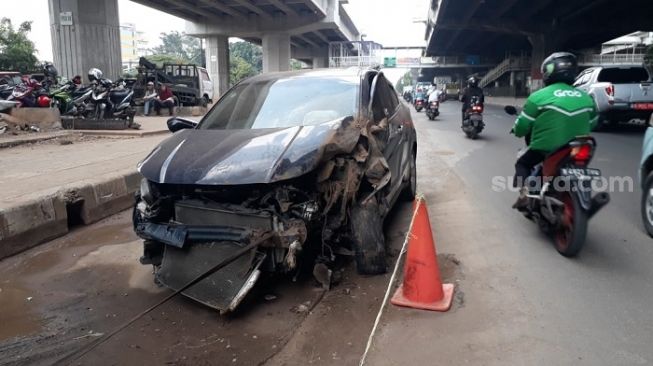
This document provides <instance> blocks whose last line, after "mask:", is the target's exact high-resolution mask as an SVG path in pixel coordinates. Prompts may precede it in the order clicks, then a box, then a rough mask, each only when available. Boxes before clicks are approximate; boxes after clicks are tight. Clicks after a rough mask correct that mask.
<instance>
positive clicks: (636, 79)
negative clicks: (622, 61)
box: [574, 65, 653, 129]
mask: <svg viewBox="0 0 653 366" xmlns="http://www.w3.org/2000/svg"><path fill="white" fill-rule="evenodd" d="M574 86H575V87H576V88H578V89H581V90H584V91H585V92H587V93H589V95H590V96H592V98H594V101H595V102H596V108H597V110H598V112H599V124H598V126H597V129H605V128H607V127H610V126H612V125H615V124H617V123H619V122H628V121H630V120H632V119H639V120H644V121H647V120H648V119H649V117H650V116H651V113H653V87H652V86H651V82H650V75H649V73H648V71H646V69H645V68H644V67H642V66H641V65H639V66H635V65H633V66H601V67H592V68H589V69H587V70H584V71H583V72H581V73H580V74H579V75H578V77H577V78H576V81H575V82H574Z"/></svg>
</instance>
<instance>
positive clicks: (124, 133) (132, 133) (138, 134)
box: [74, 129, 171, 137]
mask: <svg viewBox="0 0 653 366" xmlns="http://www.w3.org/2000/svg"><path fill="white" fill-rule="evenodd" d="M74 131H75V132H78V133H81V134H82V135H85V136H110V137H148V136H156V135H165V134H171V132H170V131H169V130H167V129H165V130H154V131H141V130H120V131H108V130H98V131H92V130H74Z"/></svg>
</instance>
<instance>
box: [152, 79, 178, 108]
mask: <svg viewBox="0 0 653 366" xmlns="http://www.w3.org/2000/svg"><path fill="white" fill-rule="evenodd" d="M162 107H163V108H168V110H169V112H170V115H171V116H172V115H173V114H174V111H175V99H174V96H173V94H172V90H170V88H169V87H168V86H167V85H165V84H161V88H160V89H159V95H158V96H157V97H156V104H155V105H154V108H155V109H156V114H157V115H158V116H160V115H161V108H162Z"/></svg>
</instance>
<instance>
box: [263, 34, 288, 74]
mask: <svg viewBox="0 0 653 366" xmlns="http://www.w3.org/2000/svg"><path fill="white" fill-rule="evenodd" d="M262 41H263V72H276V71H288V70H290V35H289V34H287V33H268V34H265V35H263V38H262Z"/></svg>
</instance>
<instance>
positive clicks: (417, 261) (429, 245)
mask: <svg viewBox="0 0 653 366" xmlns="http://www.w3.org/2000/svg"><path fill="white" fill-rule="evenodd" d="M415 206H417V207H416V210H417V213H416V214H415V217H414V218H413V220H414V222H413V223H412V229H411V232H410V233H409V234H408V235H410V236H409V239H408V255H407V256H406V267H405V268H404V282H403V284H401V285H400V286H399V288H398V289H397V292H395V294H394V296H393V297H392V299H391V300H390V302H391V303H392V304H394V305H397V306H407V307H411V308H415V309H424V310H435V311H447V310H449V308H450V307H451V301H452V300H453V290H454V286H453V285H452V284H448V283H447V284H442V281H441V280H440V269H439V268H438V257H437V255H436V253H435V243H434V241H433V233H432V232H431V223H430V222H429V214H428V212H427V211H426V204H425V203H424V201H423V199H422V198H418V199H417V200H416V201H415Z"/></svg>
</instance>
